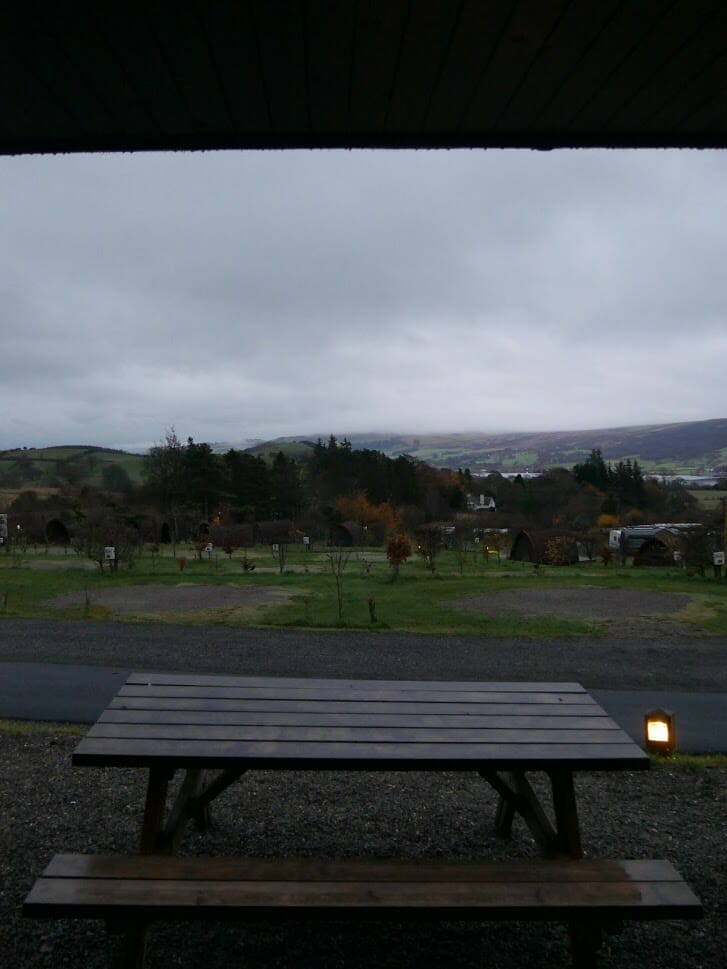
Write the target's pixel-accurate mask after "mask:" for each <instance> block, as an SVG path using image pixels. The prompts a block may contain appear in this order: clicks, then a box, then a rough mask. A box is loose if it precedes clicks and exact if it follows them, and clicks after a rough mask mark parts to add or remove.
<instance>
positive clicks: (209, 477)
mask: <svg viewBox="0 0 727 969" xmlns="http://www.w3.org/2000/svg"><path fill="white" fill-rule="evenodd" d="M115 483H118V484H119V485H122V486H123V487H120V488H118V489H114V488H113V487H109V486H108V485H111V484H115ZM103 485H106V487H101V488H92V487H90V486H80V487H79V486H73V484H72V483H68V484H67V485H65V487H64V488H63V489H61V490H60V492H59V493H58V494H56V495H53V496H50V497H48V498H43V497H41V496H39V495H38V494H36V493H35V492H33V491H24V492H22V493H21V494H20V495H19V496H18V497H17V498H16V499H15V501H14V502H13V503H12V505H11V506H10V508H9V509H8V510H9V512H10V515H11V517H12V518H14V520H15V523H16V524H15V525H14V526H13V527H15V528H17V525H20V529H19V531H20V532H22V534H23V535H24V537H25V538H26V540H29V541H35V542H43V541H46V540H49V534H48V528H49V522H50V521H51V520H53V521H54V522H56V524H57V527H58V528H59V529H62V527H63V523H64V522H65V523H66V524H67V525H68V526H69V531H72V532H74V533H75V534H76V535H79V534H82V533H84V532H85V533H86V534H88V533H93V534H95V535H96V534H98V535H100V534H101V533H102V532H104V531H105V533H106V534H107V535H108V534H109V528H110V526H111V525H112V524H114V526H115V527H116V528H117V529H121V528H122V527H128V528H132V529H135V530H136V531H135V533H134V534H136V535H138V536H139V537H140V538H141V540H143V541H147V542H155V541H160V540H162V541H178V540H183V541H191V540H194V539H195V538H199V535H200V528H201V526H203V525H204V526H205V528H206V529H210V528H213V529H221V528H224V527H227V528H230V527H231V526H243V525H245V526H253V525H255V524H256V523H262V522H276V521H277V522H290V523H291V524H292V525H294V527H295V528H296V529H297V530H298V531H299V532H301V533H302V534H307V535H309V536H311V538H312V539H313V540H315V541H327V540H328V539H329V538H330V536H331V532H332V528H334V527H335V526H336V525H339V524H340V523H345V522H353V523H355V524H357V525H358V526H359V528H360V530H361V532H360V534H361V535H363V536H365V540H366V541H368V542H370V543H371V544H381V543H383V542H384V541H385V540H386V539H387V538H388V537H390V536H391V535H392V534H396V533H408V534H410V535H415V534H417V533H419V534H422V535H426V528H427V526H429V525H431V524H433V523H434V524H438V523H455V524H456V525H457V526H458V528H460V529H462V530H463V531H464V532H465V533H466V532H467V531H469V533H470V534H471V533H472V529H473V528H478V527H479V528H482V527H485V528H489V529H504V528H506V529H509V530H510V531H511V532H512V531H516V530H519V529H521V528H554V527H555V528H561V529H565V530H568V531H571V532H573V533H576V534H577V535H578V536H579V537H580V538H581V540H584V541H587V542H591V543H596V542H598V541H600V540H602V534H603V528H604V527H605V526H607V525H608V524H616V523H620V524H640V523H648V522H656V521H705V523H706V524H711V523H710V522H709V521H708V520H706V519H705V513H704V512H703V510H702V509H701V508H700V506H699V504H698V503H697V501H696V500H695V498H694V497H693V496H692V495H691V494H690V493H689V492H688V491H687V490H686V489H685V488H684V487H683V486H682V485H681V484H679V483H678V482H674V483H659V482H657V481H653V480H650V479H646V478H645V477H644V475H643V473H642V470H641V468H640V467H639V465H638V463H637V462H636V461H633V462H632V461H629V460H626V461H623V462H621V461H620V462H618V463H617V464H616V465H615V466H612V465H611V464H608V463H606V462H605V460H604V459H603V456H602V454H601V452H600V450H598V449H594V450H593V451H592V452H591V454H590V456H589V458H588V459H587V460H586V461H584V462H583V463H581V464H576V465H575V466H574V467H573V468H572V469H570V470H569V469H566V468H553V469H551V470H549V471H547V472H545V473H543V474H541V475H539V476H537V477H532V478H529V477H521V476H516V477H515V478H511V477H507V478H506V477H504V476H503V475H500V474H497V473H495V474H489V475H487V476H477V475H474V474H472V473H471V472H470V470H469V469H467V468H465V469H464V470H463V469H457V470H446V469H441V468H434V467H432V466H430V465H428V464H426V463H425V462H422V461H420V460H417V459H415V458H412V457H411V456H409V455H400V456H398V457H389V456H387V455H385V454H383V453H382V452H380V451H375V450H371V449H355V448H353V447H352V445H351V443H350V441H348V440H346V439H345V438H344V439H343V440H341V441H339V440H337V439H336V438H335V437H334V436H331V437H329V438H328V440H326V441H322V440H320V439H319V440H318V441H316V442H315V443H313V444H311V445H310V447H309V448H308V451H307V454H306V457H305V459H303V458H301V459H297V458H296V457H292V456H290V455H286V453H285V452H284V451H283V450H279V451H277V452H276V453H273V454H271V455H268V456H267V457H263V456H262V455H259V454H252V453H250V452H248V451H240V450H236V449H234V448H231V449H229V450H228V451H227V452H225V453H217V452H216V451H214V450H213V448H212V447H211V446H210V445H209V444H207V443H198V442H196V441H194V440H193V439H192V438H191V437H189V438H187V440H186V442H182V441H181V440H180V439H179V438H178V436H177V434H176V432H175V431H174V430H173V429H172V430H169V431H167V432H166V434H165V437H164V439H163V440H162V441H161V442H160V443H159V444H157V445H156V446H154V447H152V448H151V449H150V450H149V452H148V454H147V455H146V456H145V458H144V462H143V483H142V484H141V486H135V485H132V484H131V483H130V482H129V481H128V480H127V479H125V480H123V481H122V480H120V481H119V482H114V481H108V482H106V481H104V482H103ZM480 494H482V495H485V496H487V497H492V498H493V499H494V500H495V506H496V510H495V511H480V512H476V513H468V511H467V501H468V496H469V495H473V496H474V497H475V499H477V498H479V495H480ZM56 520H57V521H56ZM58 522H59V523H60V524H58ZM218 534H219V535H222V532H220V531H218ZM232 534H233V533H231V532H230V533H229V536H231V535H232ZM246 534H247V533H246ZM249 534H252V532H249ZM229 536H228V539H229V543H230V544H238V543H236V542H233V541H232V538H230V537H229ZM69 538H70V535H69ZM50 540H57V541H62V540H63V535H62V531H59V532H58V534H57V535H56V536H54V537H50ZM120 540H121V539H119V541H120ZM99 541H100V539H98V540H97V542H96V544H97V545H98V543H99ZM422 541H423V542H424V539H422ZM106 544H109V542H108V541H107V543H106Z"/></svg>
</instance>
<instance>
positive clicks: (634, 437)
mask: <svg viewBox="0 0 727 969" xmlns="http://www.w3.org/2000/svg"><path fill="white" fill-rule="evenodd" d="M336 436H337V438H338V440H339V441H341V440H344V439H346V440H348V441H350V442H351V444H352V445H353V447H355V448H370V449H371V450H376V451H382V452H383V453H384V454H387V455H389V456H390V457H398V456H399V455H401V454H408V455H410V456H411V457H414V458H418V459H420V460H422V461H427V462H428V463H430V464H433V465H435V466H439V467H462V468H464V467H468V468H469V469H470V470H471V471H472V472H473V473H480V474H482V473H484V472H485V471H505V472H507V471H522V470H544V469H546V468H549V467H556V466H566V467H572V466H573V465H574V464H577V463H579V462H581V461H583V460H584V459H585V458H587V457H588V455H589V454H590V452H591V451H592V450H593V449H594V448H599V449H600V450H601V452H602V454H603V457H604V459H605V460H606V461H611V462H618V461H620V460H627V459H630V460H638V462H639V463H640V464H641V465H642V467H643V468H644V469H645V470H651V471H658V472H661V473H664V474H669V473H671V474H679V473H682V474H689V473H704V472H706V471H717V472H727V418H712V419H710V420H703V421H684V422H672V423H665V424H637V425H632V426H627V427H612V428H595V429H590V430H581V431H513V432H498V433H495V434H488V433H484V432H482V433H479V432H458V433H453V434H421V433H418V434H413V433H412V434H406V433H393V432H370V433H362V432H357V433H352V434H341V435H340V436H339V435H336ZM318 437H320V440H322V441H323V442H324V443H325V442H326V441H327V440H328V438H329V435H327V434H326V435H320V436H317V435H293V436H287V437H279V438H275V439H274V440H272V441H265V442H260V443H259V444H256V445H254V446H253V447H252V448H250V449H249V450H250V451H252V452H254V453H265V452H269V451H270V450H275V448H276V447H278V446H280V445H283V444H301V443H309V444H311V445H312V444H313V443H315V441H316V440H317V439H318Z"/></svg>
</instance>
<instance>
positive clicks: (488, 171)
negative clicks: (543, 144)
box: [0, 151, 727, 448]
mask: <svg viewBox="0 0 727 969" xmlns="http://www.w3.org/2000/svg"><path fill="white" fill-rule="evenodd" d="M0 186H1V188H0V297H1V299H0V314H1V315H0V319H1V320H2V358H1V359H2V383H1V385H0V395H1V397H0V407H1V408H2V415H3V416H2V421H1V422H0V448H8V447H16V446H22V445H26V446H29V447H30V446H42V445H47V444H65V443H73V444H99V445H108V446H115V447H123V448H132V447H143V446H148V445H150V444H153V443H156V442H158V441H160V440H161V439H162V438H163V436H164V433H165V430H166V429H168V428H171V427H174V428H175V430H176V432H177V434H178V435H179V437H180V438H181V439H183V440H184V439H186V438H187V437H188V436H192V437H193V438H194V439H195V440H196V441H208V442H217V441H225V442H233V443H235V442H239V441H242V440H246V439H250V438H263V439H268V438H274V437H278V436H281V435H291V434H310V435H313V434H319V433H320V434H324V435H327V434H329V433H335V434H338V435H343V434H345V433H353V432H355V431H402V432H407V431H417V432H420V433H425V432H427V431H452V432H455V431H473V430H481V431H485V432H494V431H508V430H562V429H587V428H598V427H615V426H622V425H629V424H647V423H662V422H671V421H686V420H698V419H702V418H709V417H724V416H727V405H726V404H725V400H724V395H725V362H726V360H727V327H726V326H725V321H726V320H727V282H726V279H727V274H726V271H725V255H726V253H727V245H726V244H727V204H726V203H727V154H725V153H724V152H696V151H658V152H646V151H641V152H619V151H608V152H606V151H577V152H576V151H554V152H549V153H538V152H531V151H488V152H478V151H450V152H376V153H374V152H358V151H357V152H289V153H281V152H268V153H257V152H252V153H240V152H214V153H197V154H181V153H180V154H164V155H162V154H151V155H149V154H147V155H144V154H136V155H130V154H127V155H76V156H55V157H20V158H7V157H6V158H0Z"/></svg>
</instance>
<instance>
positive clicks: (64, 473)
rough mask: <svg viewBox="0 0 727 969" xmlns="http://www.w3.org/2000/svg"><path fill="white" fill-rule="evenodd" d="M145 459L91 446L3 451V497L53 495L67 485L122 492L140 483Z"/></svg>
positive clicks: (0, 482) (0, 494)
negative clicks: (30, 492)
mask: <svg viewBox="0 0 727 969" xmlns="http://www.w3.org/2000/svg"><path fill="white" fill-rule="evenodd" d="M142 463H143V457H142V455H140V454H129V453H128V452H127V451H118V450H114V449H112V448H103V447H94V446H93V445H90V444H67V445H58V446H55V447H44V448H13V449H12V450H8V451H0V497H2V498H4V499H5V500H6V501H10V500H12V498H13V497H14V496H15V494H17V492H18V491H22V490H26V489H32V490H34V491H37V492H38V493H39V494H52V493H53V492H54V491H58V490H59V489H60V488H62V487H64V486H66V485H80V484H90V485H94V486H96V487H99V488H100V487H106V488H109V489H112V490H114V489H118V490H123V489H124V487H126V486H127V485H129V484H131V485H138V484H140V482H141V469H142Z"/></svg>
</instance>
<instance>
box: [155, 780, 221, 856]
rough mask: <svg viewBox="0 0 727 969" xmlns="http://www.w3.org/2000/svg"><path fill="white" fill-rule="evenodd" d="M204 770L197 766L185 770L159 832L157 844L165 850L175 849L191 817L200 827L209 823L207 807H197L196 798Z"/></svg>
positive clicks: (201, 785) (201, 784) (200, 787)
mask: <svg viewBox="0 0 727 969" xmlns="http://www.w3.org/2000/svg"><path fill="white" fill-rule="evenodd" d="M204 779H205V772H204V771H203V770H201V769H199V768H190V769H189V770H187V772H186V774H185V776H184V780H183V781H182V784H181V787H180V788H179V792H178V793H177V797H176V799H175V801H174V804H173V805H172V809H171V810H170V812H169V817H168V818H167V821H166V824H165V825H164V830H163V831H162V832H161V834H160V838H159V844H160V846H161V847H163V848H164V849H166V850H171V851H175V850H176V849H177V848H178V847H179V842H180V841H181V840H182V835H183V834H184V829H185V827H186V825H187V822H188V821H189V819H190V818H191V817H195V818H196V819H197V823H198V825H199V826H200V828H205V827H207V826H208V824H209V808H208V807H198V806H195V805H196V799H197V797H198V796H199V793H200V791H201V790H202V787H203V785H204Z"/></svg>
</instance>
